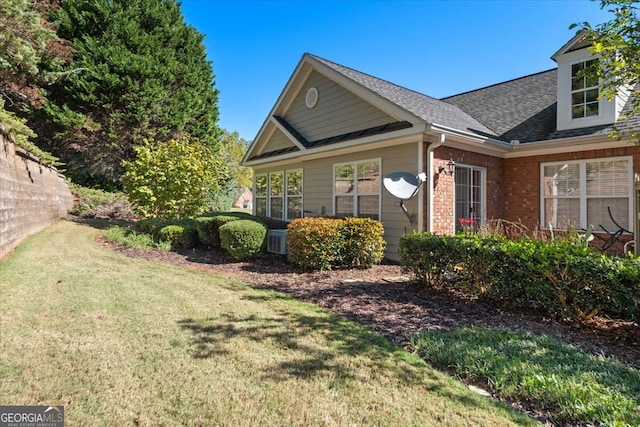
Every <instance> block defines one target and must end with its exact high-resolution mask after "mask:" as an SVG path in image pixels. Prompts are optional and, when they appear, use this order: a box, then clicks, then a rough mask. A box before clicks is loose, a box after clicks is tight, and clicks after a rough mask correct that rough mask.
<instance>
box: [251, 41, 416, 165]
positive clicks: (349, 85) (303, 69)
mask: <svg viewBox="0 0 640 427" xmlns="http://www.w3.org/2000/svg"><path fill="white" fill-rule="evenodd" d="M313 70H315V71H317V72H318V73H320V74H322V75H323V76H325V77H326V78H328V79H330V80H332V81H334V82H335V83H337V84H338V85H340V86H342V87H344V88H345V89H346V90H348V91H350V92H352V93H353V94H355V95H356V96H358V97H360V98H362V99H363V100H365V101H366V102H369V103H370V104H371V105H373V106H374V107H376V108H378V109H380V110H381V111H383V112H384V113H386V114H388V115H390V116H392V117H394V118H395V119H397V120H398V121H407V122H409V123H411V124H413V125H414V126H415V125H416V124H424V123H425V122H424V120H423V119H421V118H419V117H417V116H415V115H414V114H411V113H409V112H408V111H407V110H405V109H403V108H401V107H399V106H397V105H396V104H394V103H393V102H391V101H389V100H388V99H386V98H383V97H381V96H379V95H377V94H375V93H373V92H372V91H371V90H369V89H367V88H365V87H364V86H362V85H360V84H358V83H357V82H355V81H353V80H351V79H349V78H348V77H346V76H344V75H342V74H340V73H339V72H337V71H336V70H333V69H332V68H331V67H328V66H327V65H325V64H323V63H321V62H320V61H318V60H316V59H315V58H313V57H312V56H311V55H309V54H308V53H305V54H304V56H303V57H302V59H301V60H300V62H299V63H298V65H297V66H296V69H295V70H294V72H293V74H292V75H291V77H290V78H289V80H288V81H287V84H286V85H285V87H284V89H283V90H282V92H281V93H280V96H279V97H278V100H277V101H276V103H275V105H274V106H273V108H272V109H271V111H270V112H269V115H268V116H267V119H266V120H265V121H264V123H263V124H262V126H261V127H260V130H259V131H258V134H257V135H256V137H255V139H254V140H253V143H252V144H251V145H250V146H249V148H248V150H247V152H246V153H245V156H244V158H243V159H242V164H243V165H245V166H250V165H254V164H259V163H255V162H248V161H247V159H249V158H251V156H252V155H253V153H254V151H255V150H256V149H257V148H258V147H260V146H261V144H263V143H264V140H265V139H268V136H269V134H268V133H267V132H266V131H267V127H268V125H269V124H274V125H275V126H277V128H278V129H280V130H281V131H282V132H283V133H284V135H286V136H287V138H289V139H291V141H292V142H293V143H294V144H295V145H296V146H297V147H298V148H300V149H304V147H301V146H300V144H299V142H298V141H297V139H296V138H295V137H293V135H291V133H290V132H288V131H287V130H286V129H283V127H282V126H281V125H280V124H279V123H278V122H277V121H275V120H274V119H273V116H274V115H281V116H282V115H284V113H285V112H286V110H287V109H288V108H289V107H290V106H291V103H292V102H293V100H294V99H295V97H296V95H297V94H298V93H299V92H300V90H301V88H302V87H303V85H304V82H305V81H306V79H307V77H308V76H309V75H310V74H311V72H312V71H313ZM278 113H279V114H278ZM409 129H411V128H409ZM385 137H388V136H387V135H385ZM367 140H368V138H364V139H363V140H361V141H360V142H362V143H364V142H365V141H367ZM261 141H262V142H261ZM349 143H351V141H349V142H345V143H336V144H332V149H336V148H337V147H340V146H343V145H349ZM295 155H299V153H297V154H295ZM261 163H262V162H261Z"/></svg>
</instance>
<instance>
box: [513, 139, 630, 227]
mask: <svg viewBox="0 0 640 427" xmlns="http://www.w3.org/2000/svg"><path fill="white" fill-rule="evenodd" d="M620 156H635V157H634V158H633V171H634V173H640V147H636V146H634V147H621V148H608V149H603V150H591V151H584V152H576V153H559V154H548V155H544V156H533V157H522V158H512V159H506V160H505V163H504V218H505V219H506V220H508V221H512V222H520V223H522V224H524V225H526V226H527V227H528V228H530V229H533V228H536V227H538V226H539V224H540V164H541V163H547V162H560V161H563V160H583V159H599V158H606V157H620Z"/></svg>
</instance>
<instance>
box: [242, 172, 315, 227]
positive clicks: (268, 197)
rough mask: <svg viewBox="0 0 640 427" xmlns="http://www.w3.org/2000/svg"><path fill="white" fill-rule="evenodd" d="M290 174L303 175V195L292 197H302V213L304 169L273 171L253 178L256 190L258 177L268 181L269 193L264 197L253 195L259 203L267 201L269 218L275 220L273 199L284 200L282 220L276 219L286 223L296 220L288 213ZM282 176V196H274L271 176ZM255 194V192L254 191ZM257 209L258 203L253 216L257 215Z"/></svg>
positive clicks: (254, 204) (266, 213) (255, 204)
mask: <svg viewBox="0 0 640 427" xmlns="http://www.w3.org/2000/svg"><path fill="white" fill-rule="evenodd" d="M289 172H301V173H302V193H301V194H300V195H295V196H292V197H300V198H301V199H302V212H304V169H303V168H297V169H286V170H278V171H272V172H269V173H266V172H265V173H260V174H256V175H254V177H253V188H254V190H255V189H256V181H257V179H258V177H266V179H267V193H266V195H264V196H258V195H257V193H256V194H254V195H253V197H254V199H255V200H256V201H257V199H265V200H266V212H265V215H266V216H267V217H269V218H273V217H272V216H271V199H274V198H282V203H283V204H282V218H275V219H281V220H284V221H292V220H293V219H294V218H289V217H288V212H287V199H288V197H289V196H288V194H287V174H288V173H289ZM279 174H282V183H283V189H282V195H272V194H271V176H273V175H279ZM254 192H255V191H254ZM257 208H258V204H257V203H255V202H254V203H253V214H254V215H257Z"/></svg>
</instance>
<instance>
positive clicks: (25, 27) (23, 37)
mask: <svg viewBox="0 0 640 427" xmlns="http://www.w3.org/2000/svg"><path fill="white" fill-rule="evenodd" d="M52 7H53V4H52V3H50V2H48V1H45V0H41V1H40V2H38V3H37V4H36V3H34V2H33V1H30V0H1V1H0V125H2V127H3V128H4V129H5V131H8V132H9V133H11V134H12V135H13V136H14V138H15V142H16V144H17V145H18V146H20V147H22V148H24V149H25V150H27V151H29V152H31V153H32V154H35V155H36V156H38V157H39V158H40V161H42V162H43V163H47V164H52V163H54V162H55V160H56V159H55V158H54V157H53V156H51V155H50V154H49V153H46V152H43V151H42V150H40V149H39V148H38V147H36V146H35V145H34V144H33V143H32V142H31V139H33V138H34V137H35V136H36V135H35V133H34V132H33V130H32V129H30V128H29V127H28V126H27V125H26V124H25V119H24V118H20V117H18V116H17V115H16V114H15V113H16V112H21V111H22V109H23V107H25V106H33V107H36V108H37V107H40V106H41V105H42V103H43V102H44V100H45V99H44V96H43V91H42V89H41V87H42V86H43V85H47V84H48V83H50V82H51V81H53V80H54V79H55V78H56V77H57V76H58V75H56V74H53V73H47V72H45V71H44V69H43V67H44V65H45V64H55V63H62V62H63V61H64V60H65V58H68V57H69V48H68V46H67V45H66V44H65V43H64V42H62V41H61V40H60V39H59V38H58V37H57V36H56V33H55V31H54V30H53V29H52V26H51V24H50V23H49V22H47V21H46V20H45V19H43V16H42V14H41V13H40V11H39V9H40V8H41V9H45V10H46V9H50V8H52Z"/></svg>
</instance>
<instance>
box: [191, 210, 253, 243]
mask: <svg viewBox="0 0 640 427" xmlns="http://www.w3.org/2000/svg"><path fill="white" fill-rule="evenodd" d="M241 219H245V220H253V221H257V222H260V220H259V219H258V218H257V217H255V216H253V215H250V214H247V213H244V212H224V213H217V212H216V213H211V214H207V215H203V216H199V217H197V218H196V219H195V224H196V229H197V232H198V238H199V239H200V241H201V242H202V243H204V244H206V245H210V246H212V247H214V248H220V247H221V246H220V236H219V232H218V230H219V229H220V227H222V226H223V225H224V224H226V223H228V222H231V221H237V220H241Z"/></svg>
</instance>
